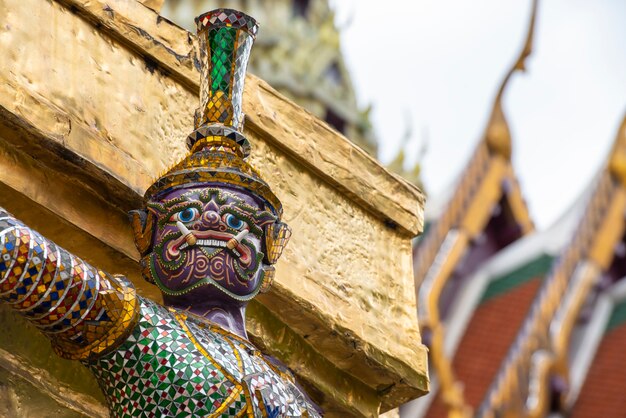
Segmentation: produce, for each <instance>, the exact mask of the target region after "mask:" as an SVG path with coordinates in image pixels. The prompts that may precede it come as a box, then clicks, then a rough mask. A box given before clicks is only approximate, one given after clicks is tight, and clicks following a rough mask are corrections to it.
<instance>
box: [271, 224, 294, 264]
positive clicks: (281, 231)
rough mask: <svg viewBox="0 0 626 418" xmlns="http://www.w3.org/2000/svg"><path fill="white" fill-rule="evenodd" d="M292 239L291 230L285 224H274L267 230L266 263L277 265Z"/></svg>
mask: <svg viewBox="0 0 626 418" xmlns="http://www.w3.org/2000/svg"><path fill="white" fill-rule="evenodd" d="M289 238H291V228H289V225H287V224H286V223H283V222H274V223H271V224H269V225H267V226H266V229H265V261H267V262H268V263H269V264H276V262H277V261H278V259H279V258H280V255H281V254H282V253H283V250H284V249H285V246H286V245H287V242H289Z"/></svg>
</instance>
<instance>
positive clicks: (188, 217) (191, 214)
mask: <svg viewBox="0 0 626 418" xmlns="http://www.w3.org/2000/svg"><path fill="white" fill-rule="evenodd" d="M199 217H200V211H199V210H198V209H197V208H187V209H184V210H181V211H180V212H176V213H175V214H173V215H172V216H171V217H170V221H171V222H176V221H181V222H183V223H188V222H193V221H195V220H196V219H198V218H199Z"/></svg>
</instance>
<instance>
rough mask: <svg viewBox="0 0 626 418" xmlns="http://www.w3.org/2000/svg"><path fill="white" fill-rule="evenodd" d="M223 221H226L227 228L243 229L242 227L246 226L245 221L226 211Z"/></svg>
mask: <svg viewBox="0 0 626 418" xmlns="http://www.w3.org/2000/svg"><path fill="white" fill-rule="evenodd" d="M224 222H226V225H228V227H229V228H232V229H236V230H240V229H243V227H244V226H246V223H245V222H244V221H242V220H241V219H239V218H237V217H236V216H235V215H233V214H232V213H227V214H226V215H224Z"/></svg>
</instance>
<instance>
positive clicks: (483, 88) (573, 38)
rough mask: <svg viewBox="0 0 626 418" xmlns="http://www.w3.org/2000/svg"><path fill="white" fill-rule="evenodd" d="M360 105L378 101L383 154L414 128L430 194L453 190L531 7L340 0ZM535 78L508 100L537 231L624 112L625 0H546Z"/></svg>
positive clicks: (477, 1)
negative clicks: (425, 149)
mask: <svg viewBox="0 0 626 418" xmlns="http://www.w3.org/2000/svg"><path fill="white" fill-rule="evenodd" d="M331 4H332V5H333V7H334V9H335V10H336V13H337V18H336V21H337V24H338V25H339V26H340V27H342V31H343V32H342V50H343V52H344V54H345V57H346V61H347V64H348V67H349V69H350V72H351V75H352V77H353V82H354V84H355V87H356V90H357V95H358V99H359V102H360V103H361V104H362V105H367V104H370V103H371V104H373V105H374V108H373V113H372V121H373V123H374V125H375V128H376V131H377V134H378V138H379V140H380V141H381V143H380V145H379V149H380V152H379V157H380V158H381V160H382V161H383V162H388V161H389V160H390V159H391V158H393V156H394V155H395V154H396V152H397V151H398V149H399V147H400V142H401V138H402V137H403V134H404V132H405V131H406V127H407V124H409V123H410V124H411V125H412V132H413V136H412V137H411V140H410V141H409V143H408V146H407V153H408V155H410V156H413V158H417V157H416V156H417V155H418V154H419V150H420V149H421V148H422V146H423V144H424V143H425V142H427V152H426V154H425V156H424V158H423V160H422V163H423V166H422V178H423V180H424V183H425V187H426V189H427V192H428V193H429V194H430V195H431V196H437V195H438V194H441V193H443V191H444V188H445V187H450V185H451V184H453V182H454V181H455V179H456V177H457V176H458V175H459V172H460V170H461V169H462V168H463V167H464V165H465V164H466V163H467V161H468V159H469V157H470V153H471V151H472V150H473V148H474V146H475V145H476V142H477V141H478V140H479V139H480V137H481V134H482V132H483V129H484V126H485V123H486V118H487V117H488V116H489V113H490V111H491V104H492V101H493V98H494V96H495V93H496V90H497V88H498V86H499V84H500V82H501V80H502V78H503V77H504V74H505V73H506V71H507V70H508V68H509V67H510V65H511V63H512V62H513V61H514V60H515V58H516V57H517V55H518V53H519V50H520V48H521V47H522V44H523V39H524V37H525V33H526V25H527V21H528V17H529V13H530V5H531V2H530V0H517V1H503V0H472V1H467V0H413V1H400V0H387V1H385V2H380V1H374V0H332V1H331ZM537 24H538V26H537V29H536V32H535V43H534V49H533V55H531V57H530V58H529V59H528V60H527V61H526V63H527V68H528V72H526V73H525V74H521V73H518V75H517V76H515V77H514V79H513V80H512V82H511V83H510V84H509V89H508V91H507V93H506V95H505V100H504V105H505V112H506V114H507V117H508V121H509V124H510V127H511V131H512V135H513V164H514V166H515V169H516V172H517V174H518V176H519V179H520V182H521V186H522V192H523V194H524V196H525V197H526V200H527V203H528V205H529V207H530V211H531V216H532V217H533V219H534V220H535V222H536V224H537V226H538V227H539V228H545V227H547V226H548V225H549V224H550V223H552V222H553V221H555V220H556V219H557V218H558V217H559V215H561V214H562V213H563V212H564V211H565V210H566V209H567V207H568V206H569V205H570V204H571V203H573V202H574V200H575V199H576V197H577V196H578V195H579V194H580V193H581V192H582V191H583V189H584V187H585V186H586V185H587V184H588V183H589V182H590V181H591V179H592V177H593V175H594V173H595V172H596V171H597V170H598V169H599V167H600V166H601V164H602V163H603V161H604V159H605V157H606V155H607V153H608V151H609V148H610V145H611V144H612V142H613V140H614V138H615V135H616V133H617V128H618V127H619V124H620V123H621V120H622V118H623V117H624V115H625V114H626V1H624V0H586V1H585V0H543V2H541V3H540V5H539V14H538V22H537Z"/></svg>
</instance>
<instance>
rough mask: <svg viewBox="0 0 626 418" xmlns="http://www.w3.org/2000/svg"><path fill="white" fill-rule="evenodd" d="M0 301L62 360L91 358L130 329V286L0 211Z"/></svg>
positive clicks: (133, 302) (133, 316)
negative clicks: (44, 338)
mask: <svg viewBox="0 0 626 418" xmlns="http://www.w3.org/2000/svg"><path fill="white" fill-rule="evenodd" d="M0 257H1V259H0V300H1V301H2V302H4V303H6V304H8V305H9V306H11V307H12V308H13V309H14V310H16V311H17V312H19V313H20V314H22V315H23V316H24V317H25V318H26V319H28V320H29V321H30V322H32V323H33V324H34V325H35V326H36V327H37V328H38V329H39V330H40V331H41V332H42V333H43V334H44V335H46V336H47V337H48V338H50V340H51V341H52V345H53V347H54V349H55V351H56V352H57V353H58V354H59V355H61V356H62V357H65V358H69V359H76V360H88V359H90V358H95V357H97V356H99V355H101V354H103V353H105V352H107V351H108V350H110V349H112V348H115V347H116V346H117V345H119V344H120V343H121V342H123V341H124V340H125V339H126V337H127V335H128V333H129V332H130V331H131V330H132V328H133V327H134V325H135V323H136V320H137V316H138V301H137V297H136V294H135V290H134V288H133V287H132V285H131V284H130V283H129V282H128V281H127V280H126V279H125V278H123V277H113V276H111V275H109V274H108V273H105V272H103V271H102V270H98V269H96V268H95V267H92V266H91V265H89V264H87V263H86V262H84V261H83V260H81V259H80V258H78V257H76V256H74V255H72V254H71V253H69V252H68V251H66V250H64V249H63V248H61V247H59V246H57V245H56V244H54V243H53V242H51V241H49V240H47V239H46V238H44V237H42V236H41V235H40V234H38V233H37V232H35V231H33V230H32V229H30V228H28V227H27V226H25V225H24V224H22V223H21V222H20V221H18V220H17V219H15V218H14V217H13V216H12V215H11V214H9V213H7V212H6V211H5V210H4V209H2V208H0Z"/></svg>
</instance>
